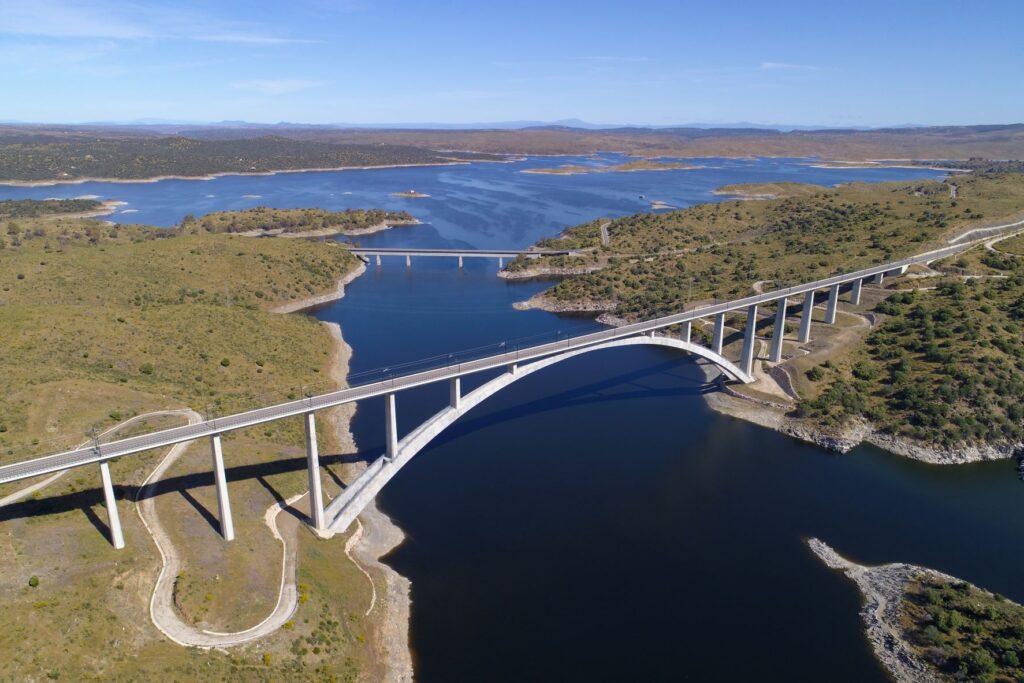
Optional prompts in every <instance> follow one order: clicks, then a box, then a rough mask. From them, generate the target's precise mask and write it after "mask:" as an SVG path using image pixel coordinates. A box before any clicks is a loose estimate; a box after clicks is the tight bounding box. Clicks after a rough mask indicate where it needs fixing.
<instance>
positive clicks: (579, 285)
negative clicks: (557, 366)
mask: <svg viewBox="0 0 1024 683" xmlns="http://www.w3.org/2000/svg"><path fill="white" fill-rule="evenodd" d="M954 182H955V184H956V185H957V197H956V198H955V199H954V198H952V196H951V195H952V192H951V183H954ZM742 189H744V190H745V191H746V192H751V193H756V192H758V190H759V188H758V187H757V186H744V187H743V188H742ZM732 191H736V188H733V190H732ZM765 191H766V192H770V193H772V194H777V193H779V192H780V187H779V186H777V185H773V186H772V187H771V188H769V189H767V190H765ZM781 191H782V192H785V196H782V197H779V198H777V199H770V200H765V201H727V202H722V203H719V204H701V205H698V206H694V207H692V208H688V209H684V210H681V211H673V212H671V213H662V214H636V215H633V216H627V217H625V218H619V219H616V220H613V221H611V222H610V225H609V226H608V228H607V230H608V234H609V237H610V243H609V244H608V245H606V246H603V245H602V244H601V234H600V225H601V224H602V223H604V222H606V221H604V220H597V221H592V222H590V223H586V224H584V225H581V226H577V227H574V228H570V229H568V230H566V231H565V233H564V235H563V236H562V237H560V238H554V239H549V240H544V241H541V242H539V243H538V246H539V247H545V248H563V249H564V248H569V249H580V250H586V252H585V253H584V254H582V255H578V256H566V257H545V258H543V259H539V260H536V261H527V260H526V259H522V258H520V259H518V260H517V261H515V262H513V264H512V265H511V266H510V270H513V271H515V270H524V269H527V268H532V269H536V268H538V267H543V266H544V265H546V266H548V267H550V268H552V269H556V268H557V269H563V268H568V267H586V266H591V267H598V268H599V269H598V270H596V271H594V272H590V273H587V274H582V275H572V276H569V277H566V278H565V279H563V280H562V281H561V282H559V283H558V284H557V285H556V286H554V287H553V288H552V289H550V290H548V291H547V292H546V293H545V294H544V295H543V299H546V300H547V301H549V302H552V303H553V304H554V306H555V307H558V306H559V305H565V304H573V303H577V304H578V303H587V302H590V303H598V304H601V307H603V308H609V307H610V308H613V309H614V310H615V311H616V313H617V314H618V315H620V316H622V317H625V318H628V319H644V318H650V317H654V316H657V315H663V314H666V313H670V312H674V311H679V310H681V309H682V307H683V306H684V305H685V304H687V303H690V302H695V301H701V300H708V299H711V298H718V299H729V298H735V297H739V296H745V295H747V294H749V293H751V291H752V287H753V286H754V284H755V283H761V286H762V287H763V288H764V290H765V291H768V290H771V289H781V288H783V287H786V286H789V285H793V284H798V283H800V282H806V281H807V280H811V279H816V278H823V277H828V276H829V275H833V274H837V273H842V272H848V271H850V270H853V269H856V268H864V267H868V266H870V265H872V264H878V263H884V262H887V261H891V260H895V259H898V258H900V257H903V256H907V255H910V254H913V253H918V252H922V251H925V250H927V249H929V248H935V247H938V246H940V245H941V244H942V243H943V242H942V239H941V238H943V237H945V236H948V235H950V234H953V233H956V232H960V231H962V230H965V229H968V228H971V227H983V226H985V225H988V224H991V223H992V222H993V219H996V218H1003V217H1009V216H1013V215H1014V214H1015V212H1019V211H1020V207H1021V206H1024V175H1022V174H1016V173H1004V174H996V175H984V176H973V175H969V176H957V177H956V178H955V179H951V180H948V181H946V182H939V181H920V182H912V183H905V182H904V183H881V184H868V183H855V184H851V185H844V186H841V187H838V188H817V189H815V190H814V191H813V193H811V192H809V191H808V190H800V191H796V190H789V191H787V190H786V188H784V187H783V188H781Z"/></svg>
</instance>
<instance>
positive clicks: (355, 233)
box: [225, 218, 423, 305]
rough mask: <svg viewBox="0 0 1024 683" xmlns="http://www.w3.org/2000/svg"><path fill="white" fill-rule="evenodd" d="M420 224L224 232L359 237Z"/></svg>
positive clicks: (292, 236) (241, 234)
mask: <svg viewBox="0 0 1024 683" xmlns="http://www.w3.org/2000/svg"><path fill="white" fill-rule="evenodd" d="M422 224H423V221H421V220H419V219H417V218H413V219H412V220H411V221H401V220H400V221H381V222H380V223H374V224H373V225H370V226H367V227H365V228H356V229H355V230H335V229H334V228H321V229H319V230H304V231H302V232H284V229H283V228H277V229H274V230H246V231H245V232H234V233H225V234H228V235H238V236H239V237H284V238H291V239H294V238H298V237H306V238H308V237H333V236H334V235H343V236H345V237H359V236H361V235H372V234H373V233H375V232H383V231H385V230H390V229H392V228H405V227H410V226H413V225H422ZM346 284H347V283H346ZM339 298H340V297H339ZM314 305H315V304H314Z"/></svg>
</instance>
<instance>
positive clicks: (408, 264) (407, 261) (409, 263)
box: [405, 254, 412, 268]
mask: <svg viewBox="0 0 1024 683" xmlns="http://www.w3.org/2000/svg"><path fill="white" fill-rule="evenodd" d="M405 267H406V268H411V267H412V256H409V254H406V255H405Z"/></svg>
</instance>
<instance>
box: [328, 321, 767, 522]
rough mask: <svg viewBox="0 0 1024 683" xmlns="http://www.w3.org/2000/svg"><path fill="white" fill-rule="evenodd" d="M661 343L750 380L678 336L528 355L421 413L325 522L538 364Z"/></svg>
mask: <svg viewBox="0 0 1024 683" xmlns="http://www.w3.org/2000/svg"><path fill="white" fill-rule="evenodd" d="M640 345H646V346H664V347H668V348H673V349H678V350H680V351H685V352H687V353H690V354H692V355H694V356H698V357H700V358H704V359H706V360H708V361H710V362H711V363H714V364H715V365H716V366H717V367H718V368H719V370H721V371H722V373H723V374H724V375H726V376H727V377H728V378H730V379H732V380H734V381H738V382H743V383H744V384H748V383H750V382H752V381H753V380H752V379H751V378H750V377H749V376H748V375H747V374H746V373H744V372H743V371H742V370H740V369H739V368H738V367H736V365H734V364H733V363H732V362H731V361H730V360H728V359H727V358H725V357H724V356H722V355H720V354H717V353H715V352H714V351H712V350H711V349H708V348H706V347H703V346H698V345H697V344H693V343H691V342H684V341H682V340H680V339H675V338H672V337H663V336H646V335H645V336H635V337H625V338H622V339H615V340H612V341H609V342H604V343H601V344H595V345H593V346H586V347H584V348H581V349H573V350H572V351H566V352H565V353H560V354H557V355H554V356H549V357H547V358H542V359H540V360H537V361H533V362H531V363H529V364H527V365H521V366H518V367H517V368H515V370H514V371H509V372H505V373H502V374H501V375H500V376H498V377H496V378H494V379H492V380H491V381H490V382H487V383H486V384H484V385H483V386H480V387H478V388H477V389H474V390H473V391H471V392H470V393H468V394H466V395H465V396H463V397H461V399H460V401H459V405H458V407H454V406H448V407H446V408H444V409H442V410H441V411H440V412H438V413H436V414H435V415H434V416H432V417H430V418H429V419H427V420H426V421H425V422H423V424H421V425H419V426H418V427H416V428H415V429H414V430H412V431H411V432H409V433H408V434H406V435H405V437H404V438H402V439H401V440H400V441H399V442H398V448H397V449H396V451H395V455H394V457H393V458H392V459H390V460H389V459H388V458H387V457H385V456H381V457H379V458H377V460H375V461H373V462H372V463H371V464H370V466H369V467H367V468H366V470H365V471H364V472H363V473H362V474H361V475H359V477H358V478H357V479H356V480H355V481H353V482H352V484H351V485H350V486H349V487H348V488H346V489H345V490H344V491H342V492H341V494H340V495H338V497H336V498H335V499H334V500H333V501H331V503H330V505H328V506H327V509H326V510H325V514H326V517H327V519H328V520H330V521H329V527H330V529H331V531H332V532H334V533H342V532H344V531H345V530H346V529H348V527H349V526H350V525H351V524H352V522H353V521H355V518H356V517H357V516H358V515H359V513H360V512H362V511H363V509H364V508H365V507H366V506H367V505H368V504H369V503H370V501H372V500H373V499H374V498H375V497H376V496H377V494H378V493H379V492H380V490H381V489H382V488H384V485H385V484H387V483H388V482H389V481H391V478H392V477H394V476H395V475H396V474H398V472H399V470H401V469H402V468H403V467H404V466H405V465H406V464H407V463H408V462H409V461H410V460H412V458H413V457H414V456H415V455H416V454H417V453H419V452H420V451H422V450H423V449H424V448H425V447H426V446H427V445H428V444H429V443H430V442H431V441H433V440H434V438H435V437H436V436H438V435H439V434H440V433H441V432H443V431H444V430H445V429H447V428H448V427H450V426H451V425H452V424H454V423H455V422H456V421H457V420H458V419H459V418H460V417H462V416H463V415H464V414H466V413H467V412H469V411H470V410H472V409H473V408H475V407H476V406H478V405H480V404H481V403H483V402H484V401H485V400H487V399H488V398H490V397H491V396H493V395H495V394H496V393H498V392H499V391H501V390H502V389H504V388H506V387H507V386H509V385H510V384H512V383H513V382H515V381H517V380H520V379H522V378H523V377H526V376H527V375H531V374H533V373H535V372H537V371H538V370H542V369H544V368H546V367H549V366H551V365H554V364H555V363H560V362H561V361H564V360H568V359H569V358H573V357H575V356H580V355H582V354H584V353H590V352H591V351H601V350H604V349H611V348H616V347H620V346H640Z"/></svg>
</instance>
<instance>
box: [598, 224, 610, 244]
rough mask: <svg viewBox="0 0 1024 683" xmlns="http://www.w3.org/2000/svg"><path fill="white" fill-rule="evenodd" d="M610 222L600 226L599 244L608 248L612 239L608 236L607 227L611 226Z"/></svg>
mask: <svg viewBox="0 0 1024 683" xmlns="http://www.w3.org/2000/svg"><path fill="white" fill-rule="evenodd" d="M611 224H612V222H611V221H607V222H604V223H602V224H601V244H603V245H604V246H606V247H607V246H608V245H609V244H610V243H611V240H612V238H611V237H610V236H609V235H608V226H609V225H611Z"/></svg>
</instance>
